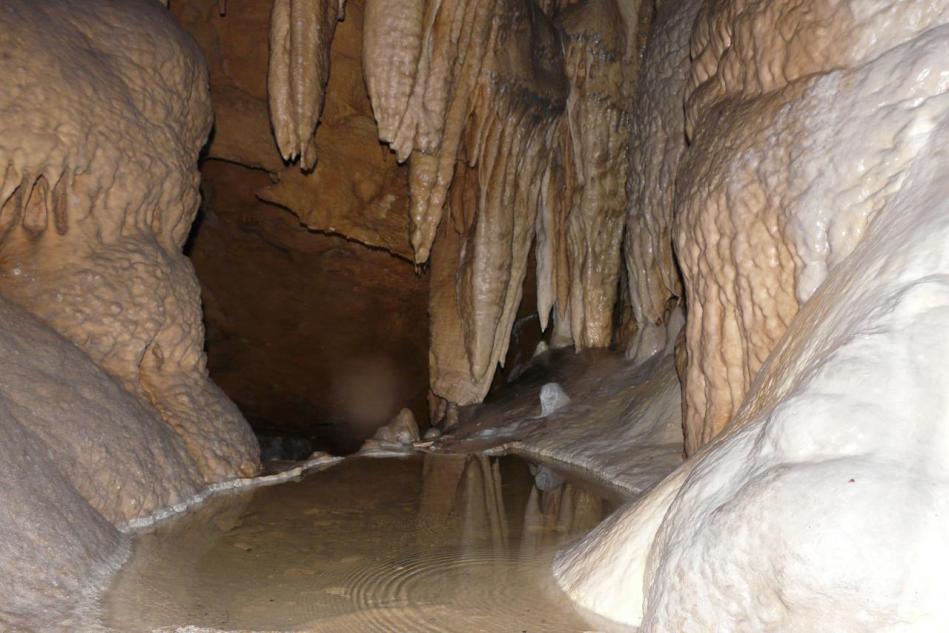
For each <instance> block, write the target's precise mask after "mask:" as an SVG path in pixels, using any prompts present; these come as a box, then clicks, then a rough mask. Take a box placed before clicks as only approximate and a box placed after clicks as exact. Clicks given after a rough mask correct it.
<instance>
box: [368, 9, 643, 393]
mask: <svg viewBox="0 0 949 633" xmlns="http://www.w3.org/2000/svg"><path fill="white" fill-rule="evenodd" d="M645 13H648V12H645ZM645 22H647V20H646V19H645V18H644V15H642V14H641V11H640V5H639V3H638V2H634V3H620V2H616V1H615V0H604V1H596V2H585V3H571V2H563V3H555V2H547V3H542V4H538V3H535V2H532V1H524V0H496V1H492V2H481V3H468V2H449V3H443V2H424V1H422V0H415V1H408V2H399V3H396V4H394V5H393V4H391V3H386V2H382V1H381V0H371V1H369V2H367V5H366V26H365V46H364V49H363V57H364V67H365V73H366V81H367V86H368V88H369V96H370V98H371V99H372V103H373V109H374V113H375V116H376V120H377V122H378V125H379V137H380V138H381V139H382V140H383V141H386V142H387V143H389V145H390V147H391V148H392V149H393V151H394V152H395V153H396V155H397V156H398V157H399V158H400V159H402V160H405V159H408V160H409V166H410V190H411V209H410V215H411V223H412V224H411V231H412V233H411V242H412V247H413V249H414V253H415V259H416V261H417V262H420V263H421V262H425V261H427V260H429V258H430V257H431V269H432V277H431V295H430V310H429V312H430V314H431V317H432V321H431V327H432V338H431V350H430V358H431V362H430V373H431V385H432V391H433V392H434V394H435V395H437V396H439V397H440V398H442V399H444V400H447V401H449V402H452V403H456V404H468V403H472V402H479V401H480V400H482V399H483V398H484V396H485V394H486V393H487V390H488V388H489V387H490V384H491V379H492V377H493V375H494V372H495V369H496V367H497V365H498V364H499V363H503V361H504V358H505V354H506V352H507V349H508V345H509V337H510V333H511V328H512V325H513V322H514V315H515V313H516V310H517V307H518V305H519V303H520V301H521V299H522V284H523V281H524V276H525V272H526V267H527V262H528V253H529V251H530V249H531V246H532V242H534V241H535V236H536V253H537V254H536V261H537V297H538V299H537V300H538V315H539V318H540V322H541V326H542V327H543V328H544V329H546V328H547V326H548V323H549V318H550V315H551V311H552V310H554V311H555V313H556V317H555V321H556V322H558V323H559V324H560V328H561V329H562V330H563V331H565V332H567V333H568V334H567V335H568V336H569V337H570V338H571V340H572V342H573V343H574V344H575V345H576V346H577V348H583V347H590V346H605V345H608V344H609V343H610V340H611V337H612V317H613V304H614V301H615V297H616V289H617V283H616V278H617V275H618V270H619V266H620V243H621V239H622V226H623V224H624V216H625V210H626V164H627V145H628V139H629V126H630V112H629V104H630V100H631V95H632V92H633V89H634V86H635V78H636V75H637V72H638V67H639V64H638V59H639V52H640V48H641V44H642V41H643V40H642V38H643V33H642V32H641V31H640V26H641V25H642V24H644V23H645Z"/></svg>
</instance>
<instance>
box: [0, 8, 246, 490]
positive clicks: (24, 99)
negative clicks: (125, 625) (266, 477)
mask: <svg viewBox="0 0 949 633" xmlns="http://www.w3.org/2000/svg"><path fill="white" fill-rule="evenodd" d="M0 21H2V24H3V26H2V30H3V32H4V39H3V44H2V46H3V54H4V56H3V62H2V63H3V70H2V74H3V76H4V77H5V78H6V79H5V86H6V87H7V89H6V90H4V91H3V92H0V165H2V167H0V169H2V170H3V177H2V183H0V225H2V228H0V262H2V263H0V293H2V294H3V295H5V296H7V297H9V298H11V299H13V300H14V301H15V302H16V303H18V304H20V305H22V306H23V307H25V308H26V309H27V310H29V311H30V312H32V313H33V314H35V315H37V316H39V317H40V318H42V319H43V320H45V321H46V322H47V323H48V324H50V325H51V326H52V327H53V328H54V329H56V330H57V331H59V332H60V333H61V334H63V335H64V336H65V337H66V338H67V339H69V340H71V341H73V342H74V343H75V344H76V345H78V346H79V347H80V348H81V349H83V350H84V351H85V352H86V353H87V354H88V355H89V356H90V357H91V358H92V360H93V361H94V362H95V363H96V364H98V365H99V366H100V367H102V368H103V369H105V370H106V371H107V372H108V373H109V374H111V375H112V376H114V377H115V378H117V379H118V380H120V381H121V383H122V384H123V386H124V387H125V388H126V389H127V390H128V391H129V392H130V393H132V394H134V395H135V396H136V397H137V398H138V399H139V401H140V402H142V403H143V404H144V405H146V406H148V407H152V408H154V409H155V410H157V411H158V412H159V414H160V415H161V416H162V418H163V419H164V421H165V423H167V424H168V425H169V426H170V427H171V428H172V429H174V430H175V432H177V434H178V435H179V437H180V439H181V441H182V442H183V443H184V445H185V446H186V448H187V450H188V453H189V455H190V457H191V459H192V460H194V462H195V463H197V464H198V467H199V470H200V472H201V474H202V475H203V477H204V478H205V479H206V480H207V481H216V480H221V479H225V478H229V477H234V476H236V475H249V474H252V473H254V472H255V471H256V469H257V446H256V441H255V440H254V437H253V435H252V434H251V433H250V430H249V428H248V427H247V425H246V423H245V422H244V420H243V418H242V417H241V415H240V413H239V412H238V411H237V409H236V408H235V407H234V405H233V404H231V403H230V401H228V400H227V398H225V397H224V395H223V394H222V393H221V392H220V391H219V390H218V389H217V387H215V386H214V385H213V384H212V383H211V382H210V381H209V380H208V378H207V372H206V370H205V357H204V352H203V349H202V348H203V343H204V340H203V337H204V331H203V327H202V323H201V305H200V297H199V294H198V287H197V283H196V281H195V278H194V274H193V272H192V269H191V266H190V264H189V262H188V260H187V259H185V258H184V256H183V255H182V254H181V245H182V243H183V242H184V240H185V238H186V236H187V234H188V230H189V227H190V225H191V221H192V219H193V218H194V213H195V210H196V207H197V204H198V189H197V179H198V174H197V169H196V158H197V154H198V151H199V149H200V148H201V146H202V145H203V143H204V141H205V139H206V137H207V133H208V130H209V126H210V107H209V104H208V97H207V77H206V73H205V69H204V65H203V63H202V62H201V58H200V54H199V52H198V51H197V49H196V47H195V46H194V44H193V43H192V42H191V41H190V40H189V39H188V38H187V36H185V35H184V34H183V33H182V32H181V31H180V30H179V29H178V28H177V27H176V26H175V25H174V23H173V22H172V21H171V20H170V19H169V18H168V16H167V13H166V12H165V11H164V10H163V9H162V8H161V7H160V6H158V5H157V3H154V2H147V1H145V0H140V1H139V0H129V1H128V2H125V3H97V4H95V6H92V5H88V4H87V5H83V10H82V11H79V10H77V7H76V6H75V5H73V4H70V3H67V2H55V1H53V0H50V1H48V2H40V3H37V2H13V3H6V4H5V5H4V7H3V10H2V11H0ZM63 77H68V78H69V80H68V81H66V80H65V79H60V78H63Z"/></svg>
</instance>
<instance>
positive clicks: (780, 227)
mask: <svg viewBox="0 0 949 633" xmlns="http://www.w3.org/2000/svg"><path fill="white" fill-rule="evenodd" d="M691 9H692V7H691V6H689V4H688V3H687V4H685V5H680V6H679V7H677V8H676V9H675V11H676V12H679V11H681V12H682V13H679V16H678V18H676V19H673V18H672V17H670V18H669V19H668V20H664V19H662V17H660V18H659V19H658V21H657V28H660V29H661V28H665V29H670V31H669V32H666V33H665V34H657V35H656V38H657V41H658V40H659V38H663V39H664V40H665V41H672V40H675V41H679V42H682V41H684V34H685V33H686V32H689V33H691V52H692V62H691V71H690V79H689V82H688V84H687V87H686V90H685V92H684V96H685V102H684V105H685V107H686V110H685V112H686V117H685V131H686V132H687V134H688V138H689V141H690V144H689V146H688V148H687V149H686V151H685V152H684V154H683V157H682V161H681V162H680V166H679V170H678V174H679V181H678V185H677V187H676V191H675V212H674V217H675V224H676V230H675V233H676V245H677V253H678V255H679V263H680V265H681V268H682V273H683V278H684V282H685V288H686V298H687V305H688V308H689V314H688V322H687V335H686V348H685V349H686V351H687V359H686V360H687V370H686V374H685V391H684V397H685V399H686V402H687V404H686V408H685V412H686V416H687V419H686V432H687V434H688V440H687V441H688V446H689V447H690V449H691V450H695V449H696V448H698V447H699V446H700V445H702V444H703V443H704V442H707V441H708V440H709V438H711V437H712V436H713V435H715V433H716V432H718V431H719V430H721V429H724V433H722V434H721V435H719V437H718V438H717V439H715V440H713V441H712V442H711V443H709V444H706V445H705V446H704V447H703V448H701V449H699V450H698V451H697V452H696V454H695V455H694V456H693V457H692V458H691V459H690V460H688V461H687V462H685V463H684V464H683V466H681V467H680V468H679V469H678V470H677V471H676V472H675V473H674V474H673V475H671V476H670V477H669V478H667V479H666V480H665V481H663V482H662V483H660V484H659V485H658V486H657V487H656V488H655V489H653V491H652V492H650V493H648V494H647V495H646V496H644V497H643V498H642V499H640V500H639V501H638V502H636V503H635V504H634V505H633V506H631V507H629V508H627V509H625V510H623V511H621V512H618V513H617V514H616V515H614V516H613V517H612V518H611V519H609V520H608V521H607V522H605V523H604V524H602V525H601V526H600V527H599V528H598V529H597V530H595V531H594V532H593V533H592V534H591V535H590V536H589V537H587V538H585V539H584V540H583V541H581V542H580V543H579V544H577V545H576V546H574V547H572V548H571V549H569V550H567V551H565V552H564V553H563V554H562V555H561V556H560V558H559V560H558V562H557V565H556V569H555V571H556V574H557V576H558V578H559V581H560V583H561V585H562V586H563V587H564V588H565V589H566V590H567V592H568V593H569V594H570V595H571V596H572V597H574V598H575V599H576V600H578V601H579V602H580V603H581V604H583V605H585V606H587V607H589V608H591V609H593V610H595V611H598V612H600V613H602V614H605V615H607V616H609V617H611V618H613V619H616V620H620V621H623V622H627V623H630V624H635V625H640V626H641V629H640V630H642V631H644V632H656V633H658V632H670V633H672V632H676V633H681V632H686V633H688V632H690V631H696V632H699V631H709V630H728V631H748V632H749V633H750V632H752V631H815V630H835V631H844V630H846V631H880V630H900V631H936V630H939V629H940V628H941V627H942V626H943V623H944V622H946V620H947V618H949V610H947V606H946V603H945V600H944V596H943V592H942V590H941V587H943V586H944V585H945V582H946V569H947V568H949V567H947V563H949V541H947V539H946V538H945V529H944V525H943V520H942V518H941V516H942V514H943V512H944V508H945V507H946V504H947V503H949V488H947V486H946V485H945V479H946V478H945V468H944V465H943V463H944V462H945V459H944V456H945V454H946V452H947V451H949V445H947V443H946V440H945V432H944V430H943V427H944V426H945V422H946V420H947V416H949V410H947V409H946V405H945V402H944V398H943V397H942V394H944V393H945V392H946V389H947V387H949V373H947V371H946V369H945V361H944V359H945V358H946V355H947V354H949V348H947V345H946V342H945V337H944V336H942V335H941V334H940V333H941V332H943V331H944V330H945V329H946V327H949V290H947V286H946V283H945V279H946V274H947V272H949V259H947V257H946V255H945V248H944V244H945V241H946V239H947V238H949V222H947V220H946V218H947V217H949V216H947V208H946V193H947V192H946V185H945V181H944V179H943V178H942V177H941V176H940V174H942V173H944V171H945V169H946V168H947V167H949V156H947V155H946V151H945V146H946V142H947V139H949V98H947V94H946V90H947V83H946V79H945V78H946V77H947V76H949V64H947V62H946V60H945V55H944V54H943V51H944V50H945V47H946V46H947V44H949V9H947V8H946V7H944V6H942V5H938V4H933V3H925V2H904V3H888V2H868V3H866V2H845V1H826V2H816V3H812V4H811V6H810V10H809V11H806V12H804V11H800V10H799V9H800V5H799V3H794V2H770V3H748V2H744V1H743V0H731V1H729V2H723V3H715V4H714V5H711V4H708V5H705V6H704V7H702V8H701V10H700V11H699V13H698V17H697V19H696V20H695V22H694V26H693V24H691V21H690V20H689V19H688V16H687V15H686V12H687V11H689V10H691ZM669 10H670V11H672V10H673V9H672V8H671V7H670V8H669ZM662 13H663V10H660V14H662ZM663 25H665V26H663ZM678 29H682V32H681V33H679V34H676V33H674V32H672V31H673V30H678ZM684 55H685V50H684V49H682V57H680V60H681V59H683V58H684ZM677 63H681V62H677ZM646 64H647V65H648V64H649V59H648V58H647V60H646ZM799 306H800V308H799ZM736 411H737V412H736Z"/></svg>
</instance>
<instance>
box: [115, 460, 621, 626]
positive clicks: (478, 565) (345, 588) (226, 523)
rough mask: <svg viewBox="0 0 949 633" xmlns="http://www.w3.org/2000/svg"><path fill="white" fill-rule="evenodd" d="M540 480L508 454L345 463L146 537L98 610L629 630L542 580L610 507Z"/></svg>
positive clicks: (280, 620) (156, 616)
mask: <svg viewBox="0 0 949 633" xmlns="http://www.w3.org/2000/svg"><path fill="white" fill-rule="evenodd" d="M555 480H556V478H555ZM545 487H546V488H548V491H547V492H542V491H540V490H538V489H537V488H536V487H535V484H534V478H533V477H532V475H531V472H530V466H529V465H528V463H527V462H525V461H523V460H521V459H519V458H516V457H503V458H487V457H484V456H473V455H468V456H465V455H437V454H430V455H425V456H424V457H423V456H420V455H416V456H413V457H407V458H365V457H363V458H350V459H347V460H345V461H343V462H342V463H340V464H339V465H337V466H334V467H332V468H329V469H327V470H324V471H320V472H316V473H312V474H310V475H308V476H306V477H304V478H302V479H301V480H299V481H292V482H289V483H284V484H280V485H276V486H270V487H266V488H259V489H256V490H252V491H247V492H243V493H237V494H232V495H227V496H223V497H218V498H215V499H212V500H211V501H209V502H208V503H207V504H205V505H204V506H202V507H201V508H200V509H198V510H197V511H195V512H192V513H190V514H188V515H186V516H183V517H180V518H178V519H175V520H172V521H169V522H166V523H163V524H161V525H159V526H157V527H155V528H153V529H152V530H151V531H149V532H146V533H142V534H139V535H138V536H137V537H136V539H135V546H134V552H133V555H132V558H131V560H130V561H129V562H128V564H126V565H125V567H124V568H123V569H122V570H121V571H120V572H119V574H118V575H117V576H116V578H115V580H114V582H113V584H112V586H111V587H110V588H109V590H108V591H106V592H105V593H104V594H103V596H102V599H101V602H100V604H99V605H98V608H97V609H96V610H97V611H98V613H99V618H100V623H101V625H102V626H103V628H105V629H106V630H110V631H122V632H125V631H128V632H137V631H162V632H165V631H168V632H171V631H181V632H182V633H184V632H196V631H206V630H211V631H220V630H223V631H332V632H334V633H345V632H346V631H359V632H374V631H378V632H383V631H385V632H402V631H404V632H414V631H466V632H468V631H511V632H516V633H521V632H531V633H535V632H542V631H558V632H570V631H577V632H579V631H587V632H589V631H607V630H610V631H613V630H623V629H615V627H612V626H609V625H607V624H606V623H603V622H594V621H593V620H591V619H590V617H591V616H589V615H582V614H580V613H579V612H577V611H576V610H575V609H574V608H573V607H572V606H571V605H570V602H569V600H568V599H567V598H566V597H565V596H564V595H563V594H562V593H560V591H559V589H558V588H557V587H556V586H555V585H554V583H553V580H552V577H551V574H550V562H551V559H552V556H553V554H554V552H555V551H556V549H557V547H558V546H560V545H562V544H563V543H565V542H566V541H567V540H569V539H571V538H574V537H576V536H578V535H579V534H581V533H583V532H585V531H587V530H588V529H590V528H591V527H592V526H593V525H595V524H596V523H597V522H598V521H599V520H600V519H602V518H603V517H604V516H606V514H607V513H608V512H610V511H611V510H612V504H611V503H610V502H608V501H605V500H603V499H602V498H601V497H600V496H598V495H597V494H596V493H595V492H593V491H591V490H590V489H589V487H581V486H575V485H573V484H571V483H569V482H568V483H566V484H564V485H561V486H559V487H555V488H552V489H551V488H550V487H549V486H545Z"/></svg>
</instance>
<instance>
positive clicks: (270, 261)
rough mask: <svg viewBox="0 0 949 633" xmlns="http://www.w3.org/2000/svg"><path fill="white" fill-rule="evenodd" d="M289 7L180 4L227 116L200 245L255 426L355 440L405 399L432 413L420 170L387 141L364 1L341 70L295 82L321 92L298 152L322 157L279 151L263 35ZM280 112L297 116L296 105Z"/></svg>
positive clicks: (219, 330)
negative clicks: (381, 130)
mask: <svg viewBox="0 0 949 633" xmlns="http://www.w3.org/2000/svg"><path fill="white" fill-rule="evenodd" d="M285 4H286V5H287V7H289V6H290V3H285ZM296 4H301V3H295V5H296ZM303 4H305V3H303ZM283 5H284V3H276V4H275V3H272V2H269V1H254V2H249V1H248V2H230V3H229V5H228V8H227V12H226V14H224V15H222V14H221V13H220V11H219V6H218V3H217V2H216V1H214V0H180V1H178V2H173V3H172V4H171V10H172V12H173V14H174V15H175V16H176V17H177V18H178V19H179V20H180V22H181V23H182V25H183V26H184V28H186V29H187V30H188V31H189V32H190V33H191V34H192V35H193V36H194V37H195V39H196V40H197V41H198V43H199V44H200V46H201V48H202V49H203V51H204V53H205V55H206V57H207V58H208V64H209V68H210V71H209V73H210V84H211V97H212V103H213V105H214V110H215V117H216V118H215V129H214V134H213V138H212V141H211V143H210V145H209V146H208V148H207V155H208V160H206V161H205V163H204V166H203V168H202V183H203V184H202V188H203V189H202V190H203V194H204V204H203V217H202V219H201V223H200V226H199V227H197V228H196V230H195V231H194V232H193V235H192V239H191V242H190V243H189V254H190V256H191V259H192V261H193V263H194V265H195V268H196V271H197V274H198V278H199V280H200V281H201V284H202V296H203V300H204V306H205V319H206V322H207V327H208V332H209V336H208V355H209V368H210V371H211V375H212V377H213V378H214V379H215V380H216V381H217V382H218V383H219V384H220V385H221V386H222V388H223V389H224V390H225V392H226V393H228V394H229V395H230V397H231V398H232V399H234V401H235V402H236V403H237V404H238V405H239V406H240V408H241V410H242V411H243V412H244V413H245V414H246V415H247V416H248V417H249V418H250V420H251V422H252V424H253V425H254V427H255V429H257V430H258V432H261V433H265V434H287V435H300V436H303V437H307V438H310V439H312V440H315V442H316V443H317V444H320V445H321V446H322V447H323V448H326V449H331V450H339V451H351V450H354V449H355V448H358V445H359V443H360V442H361V440H363V439H365V438H366V437H369V436H371V435H372V432H373V431H374V430H375V428H376V427H378V426H381V425H382V424H384V423H385V422H386V421H388V419H389V418H390V417H391V416H393V415H394V414H396V413H397V412H398V411H399V409H400V408H402V407H403V406H409V407H410V408H411V409H412V410H413V411H414V413H415V415H416V418H417V419H419V420H420V421H423V422H424V421H425V420H427V417H428V405H427V400H426V392H427V387H428V367H427V353H428V352H427V349H428V316H427V296H428V275H427V274H426V272H425V271H424V270H419V269H417V267H416V266H415V265H414V264H413V263H412V262H411V248H410V244H409V239H408V204H409V198H408V168H407V167H405V166H400V165H398V164H397V162H396V160H395V157H394V156H392V155H391V153H390V152H388V151H387V150H386V149H385V148H384V147H382V146H381V145H380V144H379V142H378V140H377V138H376V127H375V122H374V120H373V118H372V109H371V106H370V104H369V98H368V94H367V91H366V87H365V83H364V79H363V73H362V57H361V51H362V39H363V37H362V25H363V16H362V13H363V3H362V2H359V1H353V2H348V3H346V11H345V20H343V21H341V22H339V24H338V26H337V25H336V20H335V18H334V19H332V20H330V21H328V22H327V24H329V25H332V26H333V27H334V28H333V29H331V30H330V33H333V32H335V37H334V38H333V39H332V46H331V47H330V45H329V43H330V40H329V39H325V42H326V44H327V48H326V51H327V53H328V58H327V59H328V61H329V62H331V63H330V66H329V68H332V69H333V70H332V72H328V71H327V69H325V68H323V65H324V64H323V61H320V59H316V58H314V61H315V62H317V61H318V62H320V63H318V64H316V66H315V67H312V68H310V67H308V68H300V69H299V70H300V71H301V73H303V74H301V76H300V84H299V85H297V84H294V86H295V87H294V88H293V90H297V89H298V88H299V89H300V90H309V89H311V88H312V90H316V89H317V88H319V91H317V92H307V93H306V94H307V95H308V99H309V100H310V101H312V100H316V101H315V102H314V108H315V110H311V111H309V113H308V114H305V115H302V114H301V116H304V118H306V117H309V118H306V121H307V122H306V124H305V127H306V130H307V131H306V132H300V131H299V130H300V129H302V128H298V127H296V124H293V125H291V127H293V130H294V131H293V132H292V133H291V135H290V136H294V135H295V136H294V138H297V139H299V138H303V137H305V138H303V141H299V142H298V143H297V144H296V145H293V146H292V147H294V148H297V149H293V150H287V153H286V155H287V157H288V158H290V157H298V155H300V154H301V152H303V149H306V148H309V149H307V151H308V152H310V153H309V154H307V155H306V157H304V159H303V160H302V163H301V164H300V165H297V164H289V163H285V162H284V161H283V159H282V157H281V153H280V149H279V148H278V144H277V142H276V140H275V139H274V137H273V136H272V134H271V124H270V119H269V116H270V112H271V111H272V110H271V108H273V107H275V103H274V101H273V99H277V97H278V95H276V94H275V93H274V92H273V91H271V92H268V69H269V68H270V66H271V65H272V64H273V63H275V62H272V60H271V59H270V57H271V54H270V50H268V47H267V46H266V42H267V41H268V38H269V37H270V33H271V29H272V28H278V26H279V25H277V21H279V16H276V18H275V20H276V21H272V19H271V18H272V15H271V13H272V10H273V11H279V10H282V8H283ZM340 15H342V14H340ZM311 17H312V16H311ZM298 18H299V15H298ZM298 22H300V20H299V19H298V20H297V21H296V22H293V23H294V24H297V23H298ZM319 24H321V25H322V24H323V22H319ZM320 28H323V27H322V26H321V27H320ZM286 35H287V37H288V38H289V33H287V34H286ZM317 39H320V38H317ZM295 41H299V37H298V39H297V40H295ZM307 41H309V40H307ZM321 41H323V40H321ZM285 44H286V45H287V46H289V41H287V42H285ZM311 44H312V42H311ZM281 50H282V49H281ZM308 50H311V49H308ZM320 50H322V49H320ZM319 54H320V55H322V53H319ZM308 59H309V58H308ZM324 61H325V60H324ZM310 71H312V72H316V73H317V75H316V80H315V81H316V83H315V84H314V83H312V82H311V81H310V77H309V75H308V74H307V73H308V72H310ZM323 81H327V82H328V83H327V85H326V86H325V91H324V86H323V85H322V82H323ZM308 82H309V83H308ZM271 83H272V82H271ZM306 86H309V88H306ZM271 87H273V86H271ZM288 90H290V88H289V87H288ZM288 95H289V93H287V95H284V96H283V97H281V98H282V99H288V98H290V97H289V96H288ZM324 96H325V103H323V101H324ZM320 112H322V118H321V121H320V124H319V127H317V126H316V119H314V118H313V117H314V116H316V115H319V114H320ZM284 115H285V116H288V117H291V118H292V119H293V121H297V119H296V118H295V117H296V116H297V112H296V111H295V110H294V111H292V112H284ZM300 125H304V124H303V123H300ZM290 136H288V137H286V138H284V137H281V140H282V142H283V145H282V147H284V148H285V149H286V148H287V147H289V146H288V145H286V143H288V142H289V141H287V138H290ZM300 143H302V145H301V144H300ZM301 148H302V149H301ZM298 150H299V151H298ZM303 166H305V167H306V169H301V167H303Z"/></svg>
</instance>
